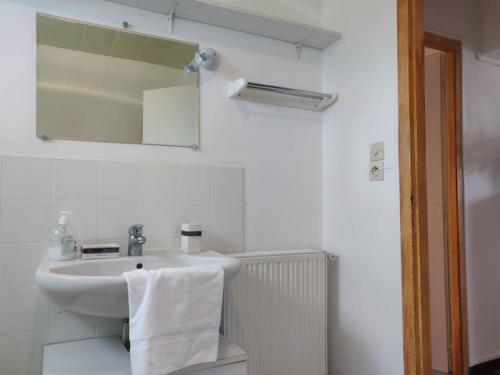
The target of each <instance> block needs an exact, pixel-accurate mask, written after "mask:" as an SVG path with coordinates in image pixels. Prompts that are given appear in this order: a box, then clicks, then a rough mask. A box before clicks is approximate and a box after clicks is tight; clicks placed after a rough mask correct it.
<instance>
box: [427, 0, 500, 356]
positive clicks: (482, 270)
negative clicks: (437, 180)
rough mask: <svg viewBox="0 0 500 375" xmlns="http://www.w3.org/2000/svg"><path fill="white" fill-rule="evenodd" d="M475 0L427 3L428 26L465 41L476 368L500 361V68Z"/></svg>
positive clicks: (468, 216)
mask: <svg viewBox="0 0 500 375" xmlns="http://www.w3.org/2000/svg"><path fill="white" fill-rule="evenodd" d="M477 10H478V2H477V1H474V0H460V1H454V0H446V1H444V0H427V9H426V28H427V30H430V31H434V32H438V33H442V34H444V35H448V36H450V37H455V38H459V39H462V41H463V116H464V118H463V135H464V138H463V142H464V149H463V151H464V177H465V246H466V263H467V265H466V268H467V294H468V301H467V302H468V319H469V356H470V363H471V365H474V364H477V363H480V362H484V361H487V360H489V359H492V358H498V357H500V293H499V285H500V272H498V265H499V264H500V252H499V251H498V250H499V245H498V244H499V243H500V231H499V230H498V228H499V225H500V224H499V223H500V111H499V109H498V108H499V107H498V102H499V99H500V67H498V66H495V65H491V64H488V63H484V62H481V61H479V60H476V59H475V50H476V43H475V41H476V35H475V29H476V27H477V25H475V19H476V15H477Z"/></svg>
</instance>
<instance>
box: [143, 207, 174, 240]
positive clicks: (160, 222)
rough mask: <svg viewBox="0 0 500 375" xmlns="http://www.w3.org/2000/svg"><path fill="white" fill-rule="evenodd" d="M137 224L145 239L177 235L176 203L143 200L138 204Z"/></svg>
mask: <svg viewBox="0 0 500 375" xmlns="http://www.w3.org/2000/svg"><path fill="white" fill-rule="evenodd" d="M139 211H140V212H139V222H140V223H141V224H143V225H144V235H145V236H146V238H147V237H148V236H150V237H156V238H158V237H161V238H172V237H176V236H177V235H178V232H179V229H178V225H177V202H169V201H157V200H145V201H141V202H140V209H139Z"/></svg>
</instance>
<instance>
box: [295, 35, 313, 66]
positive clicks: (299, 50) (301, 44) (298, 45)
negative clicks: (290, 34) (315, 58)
mask: <svg viewBox="0 0 500 375" xmlns="http://www.w3.org/2000/svg"><path fill="white" fill-rule="evenodd" d="M310 37H311V35H308V36H306V37H305V38H304V39H302V40H300V41H298V42H295V48H296V49H297V60H300V58H301V57H302V47H304V43H305V41H306V40H307V39H309V38H310Z"/></svg>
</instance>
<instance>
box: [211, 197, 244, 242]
mask: <svg viewBox="0 0 500 375" xmlns="http://www.w3.org/2000/svg"><path fill="white" fill-rule="evenodd" d="M242 229H243V204H242V202H233V201H224V202H223V201H219V202H212V235H213V236H240V235H241V234H242Z"/></svg>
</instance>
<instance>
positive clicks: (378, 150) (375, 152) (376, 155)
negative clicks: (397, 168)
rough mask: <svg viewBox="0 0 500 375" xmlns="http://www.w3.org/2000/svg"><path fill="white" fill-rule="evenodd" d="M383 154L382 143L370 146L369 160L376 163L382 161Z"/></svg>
mask: <svg viewBox="0 0 500 375" xmlns="http://www.w3.org/2000/svg"><path fill="white" fill-rule="evenodd" d="M384 154H385V152H384V142H378V143H372V145H371V146H370V160H371V161H378V160H384V158H385V155H384Z"/></svg>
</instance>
